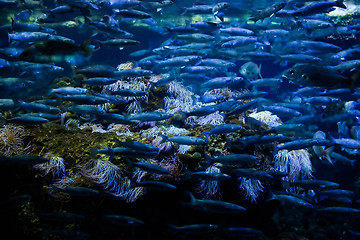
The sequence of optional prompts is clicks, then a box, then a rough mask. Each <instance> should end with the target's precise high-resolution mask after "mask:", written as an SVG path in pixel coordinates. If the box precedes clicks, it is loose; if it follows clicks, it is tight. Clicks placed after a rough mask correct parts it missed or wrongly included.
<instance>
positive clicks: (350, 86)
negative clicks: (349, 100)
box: [348, 71, 359, 93]
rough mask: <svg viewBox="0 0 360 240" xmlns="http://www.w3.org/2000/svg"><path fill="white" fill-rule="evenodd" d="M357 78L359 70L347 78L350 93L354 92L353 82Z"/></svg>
mask: <svg viewBox="0 0 360 240" xmlns="http://www.w3.org/2000/svg"><path fill="white" fill-rule="evenodd" d="M358 79H359V72H358V71H357V72H355V73H354V74H353V75H352V76H351V77H350V78H349V79H348V85H349V88H350V91H351V93H354V92H355V88H354V82H355V81H357V80H358Z"/></svg>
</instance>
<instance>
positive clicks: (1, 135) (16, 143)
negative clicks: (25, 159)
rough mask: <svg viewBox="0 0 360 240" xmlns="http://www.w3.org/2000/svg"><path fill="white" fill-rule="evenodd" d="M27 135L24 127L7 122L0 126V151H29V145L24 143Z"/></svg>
mask: <svg viewBox="0 0 360 240" xmlns="http://www.w3.org/2000/svg"><path fill="white" fill-rule="evenodd" d="M26 136H28V134H27V133H26V131H25V128H23V127H22V126H15V125H12V124H7V125H5V126H3V127H2V128H0V151H1V153H2V154H4V155H8V156H10V155H14V154H21V153H22V154H24V153H26V152H29V151H30V148H31V146H30V145H25V143H24V139H25V137H26Z"/></svg>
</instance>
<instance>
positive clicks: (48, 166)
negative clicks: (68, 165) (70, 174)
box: [34, 153, 66, 178]
mask: <svg viewBox="0 0 360 240" xmlns="http://www.w3.org/2000/svg"><path fill="white" fill-rule="evenodd" d="M45 158H48V159H50V161H49V162H47V163H42V164H36V165H35V166H34V168H35V169H37V170H40V171H42V172H43V176H46V175H48V174H49V173H51V174H52V176H53V178H56V177H62V176H65V173H66V169H65V160H64V159H63V158H62V157H60V156H57V155H54V154H52V153H46V154H45Z"/></svg>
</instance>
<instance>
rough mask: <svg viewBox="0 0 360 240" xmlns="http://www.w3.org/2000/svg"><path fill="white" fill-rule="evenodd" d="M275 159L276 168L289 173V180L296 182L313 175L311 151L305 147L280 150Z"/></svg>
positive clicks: (287, 178) (286, 178)
mask: <svg viewBox="0 0 360 240" xmlns="http://www.w3.org/2000/svg"><path fill="white" fill-rule="evenodd" d="M274 160H275V166H274V167H275V170H277V171H280V172H286V173H288V174H289V175H288V176H287V177H285V180H287V181H290V182H294V181H298V180H302V179H307V178H311V177H312V172H313V169H312V164H311V161H310V153H309V152H308V151H306V150H305V149H299V150H292V151H288V150H286V149H284V150H280V151H278V152H277V154H276V155H275V156H274Z"/></svg>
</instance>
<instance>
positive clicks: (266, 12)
mask: <svg viewBox="0 0 360 240" xmlns="http://www.w3.org/2000/svg"><path fill="white" fill-rule="evenodd" d="M285 6H286V2H281V3H276V4H273V5H271V6H269V7H267V8H265V9H263V10H258V11H255V10H254V11H253V14H252V15H253V17H251V18H250V19H249V20H252V21H254V22H255V23H256V22H257V21H259V20H264V19H265V18H267V17H270V16H272V15H274V14H275V13H277V12H278V11H280V10H281V9H283V8H284V7H285Z"/></svg>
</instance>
